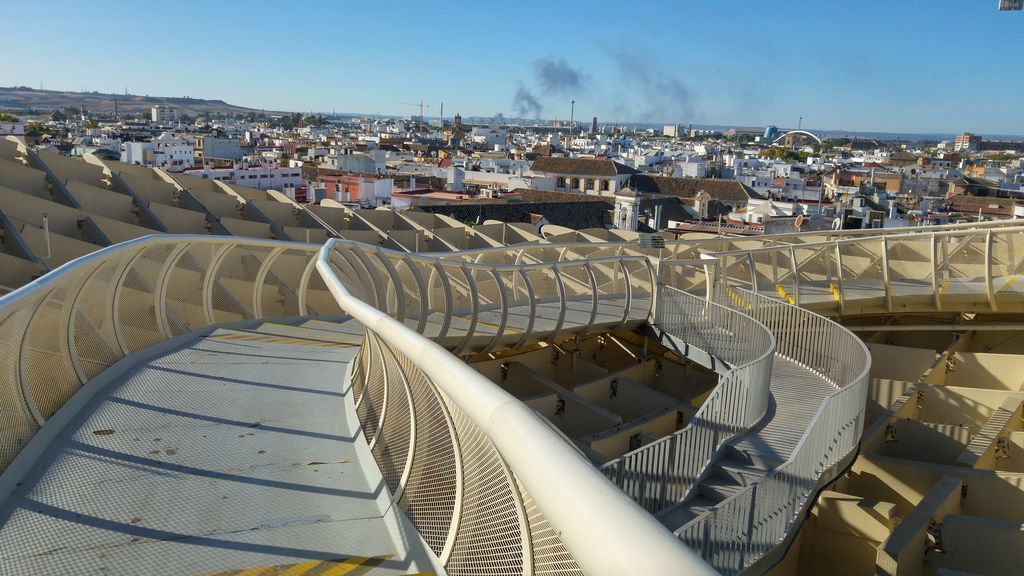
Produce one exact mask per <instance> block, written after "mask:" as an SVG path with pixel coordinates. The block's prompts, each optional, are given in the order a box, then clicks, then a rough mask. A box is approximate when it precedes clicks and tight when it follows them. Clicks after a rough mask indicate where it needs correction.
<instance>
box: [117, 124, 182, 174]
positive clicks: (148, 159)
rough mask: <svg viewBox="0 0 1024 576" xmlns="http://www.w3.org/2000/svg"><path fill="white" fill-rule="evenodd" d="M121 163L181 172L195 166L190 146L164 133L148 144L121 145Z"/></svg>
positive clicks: (126, 143)
mask: <svg viewBox="0 0 1024 576" xmlns="http://www.w3.org/2000/svg"><path fill="white" fill-rule="evenodd" d="M121 162H124V163H126V164H138V165H140V166H148V167H151V168H162V169H164V170H167V171H168V172H182V171H184V170H188V169H189V168H192V167H193V166H194V165H195V156H194V150H193V148H192V145H191V144H189V143H188V142H186V141H185V140H183V139H181V138H178V137H176V136H174V135H173V134H170V133H167V132H164V133H163V134H161V135H160V136H157V137H156V138H154V139H153V140H152V141H150V142H125V143H123V144H121Z"/></svg>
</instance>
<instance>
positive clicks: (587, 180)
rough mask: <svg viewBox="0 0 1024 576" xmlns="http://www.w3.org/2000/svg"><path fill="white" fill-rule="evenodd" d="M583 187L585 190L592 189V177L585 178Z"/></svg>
mask: <svg viewBox="0 0 1024 576" xmlns="http://www.w3.org/2000/svg"><path fill="white" fill-rule="evenodd" d="M584 187H585V188H586V189H587V190H593V189H594V179H593V178H587V179H586V184H584Z"/></svg>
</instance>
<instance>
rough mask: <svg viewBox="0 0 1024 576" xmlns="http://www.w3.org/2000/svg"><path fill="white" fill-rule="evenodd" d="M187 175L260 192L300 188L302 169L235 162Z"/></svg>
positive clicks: (190, 172) (198, 170)
mask: <svg viewBox="0 0 1024 576" xmlns="http://www.w3.org/2000/svg"><path fill="white" fill-rule="evenodd" d="M187 175H188V176H193V177H195V178H203V179H206V180H219V181H221V182H224V183H226V184H237V185H239V186H247V187H249V188H258V189H260V190H282V189H284V188H286V187H292V188H298V187H300V186H302V169H301V168H295V167H291V166H265V165H260V164H249V163H248V162H235V163H233V164H232V165H231V166H230V167H204V168H195V169H192V170H189V171H188V174H187Z"/></svg>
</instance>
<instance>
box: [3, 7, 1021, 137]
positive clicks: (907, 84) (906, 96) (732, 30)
mask: <svg viewBox="0 0 1024 576" xmlns="http://www.w3.org/2000/svg"><path fill="white" fill-rule="evenodd" d="M178 6H179V7H180V9H181V14H182V15H183V16H188V15H192V16H193V18H192V19H189V18H183V19H180V20H177V21H174V22H171V23H169V24H164V23H163V22H161V21H160V20H159V17H160V16H161V15H163V14H164V13H158V12H152V13H140V10H144V9H140V8H139V7H137V6H129V5H127V4H126V3H124V2H121V1H119V0H112V1H109V2H102V3H99V5H98V6H96V5H90V6H77V5H73V6H68V5H63V4H59V3H50V2H42V3H35V4H32V5H31V6H26V5H18V6H11V7H10V8H9V9H8V12H9V13H10V16H11V19H10V21H11V22H14V23H16V24H17V26H15V28H14V29H13V30H11V31H10V33H9V34H10V36H11V37H13V39H14V40H15V41H16V42H20V43H22V44H23V45H28V44H30V45H32V50H28V51H25V52H24V53H23V54H21V55H20V56H19V58H18V59H17V60H16V61H12V62H10V64H9V65H8V67H7V69H6V71H5V72H3V73H2V74H0V84H3V85H26V86H31V87H39V86H40V85H41V86H43V87H44V88H47V89H62V90H81V89H86V90H89V91H92V90H96V91H100V92H111V93H118V92H122V91H123V90H124V89H127V90H128V91H129V92H131V93H135V94H151V95H162V96H190V97H195V98H210V99H223V100H225V101H228V102H231V103H232V104H237V105H240V106H247V107H253V108H263V109H267V110H289V111H293V110H295V111H321V112H326V111H330V110H338V111H346V112H361V113H366V114H384V115H412V114H418V113H419V110H418V107H416V106H412V105H409V104H405V103H409V102H419V101H420V100H423V101H424V102H425V103H426V104H429V106H430V107H429V108H426V109H425V110H424V113H425V115H428V116H436V115H437V114H438V113H439V104H440V103H441V102H443V103H444V107H445V115H446V116H448V117H451V116H452V115H453V114H454V113H456V112H461V113H462V114H463V115H467V116H469V115H472V116H493V115H495V114H497V113H502V114H504V115H506V116H512V117H515V116H519V117H543V118H549V119H550V118H557V119H562V120H567V119H569V116H570V113H571V104H570V102H571V101H573V100H575V114H574V116H575V119H577V120H583V121H589V119H590V118H591V117H593V116H597V117H598V119H599V121H601V122H614V121H620V122H631V123H633V122H636V123H660V122H665V123H672V122H679V123H691V122H692V123H694V124H707V125H741V126H742V125H749V126H760V125H765V124H777V125H780V126H795V125H796V124H797V123H798V122H799V118H800V117H802V118H803V125H804V126H805V127H812V128H815V129H819V130H850V131H864V132H879V131H885V132H907V133H924V134H930V133H957V132H960V131H964V130H969V131H972V132H978V133H983V134H1021V133H1024V118H1021V117H1020V115H1019V114H1017V113H1016V112H1017V105H1016V104H1017V101H1018V100H1019V98H1017V95H1018V94H1020V92H1021V89H1022V88H1024V86H1022V84H1024V81H1022V80H1020V79H1019V76H1020V74H1019V71H1020V64H1019V62H1018V61H1017V55H1018V54H1019V53H1020V48H1021V47H1022V40H1021V39H1020V36H1019V33H1018V32H1019V25H1020V17H1021V15H1020V13H1018V12H998V11H996V10H995V9H994V6H991V5H989V4H987V3H962V2H953V1H946V2H929V3H927V4H925V3H918V2H912V3H906V4H899V5H889V4H885V5H883V4H881V3H873V2H869V3H864V4H862V5H860V6H859V9H858V10H856V11H855V12H851V11H849V10H846V9H844V8H843V7H839V6H832V5H823V4H821V3H811V2H796V3H789V4H787V5H786V6H785V7H773V6H767V7H764V6H761V5H757V6H751V5H739V6H735V5H730V6H729V7H728V9H726V8H725V7H721V6H707V5H697V6H685V7H679V6H674V5H662V6H658V7H656V8H651V9H648V10H645V11H644V13H642V14H641V13H639V12H637V13H635V14H632V15H629V17H628V18H623V15H622V14H621V13H620V12H619V11H618V10H613V9H611V8H613V7H614V6H613V5H608V4H601V3H597V4H590V5H588V7H587V10H586V11H585V12H581V11H579V10H577V9H575V8H568V7H562V6H554V5H551V6H549V5H540V4H534V3H525V4H520V6H523V8H522V9H520V10H517V11H515V12H513V13H509V12H508V11H499V10H498V9H495V8H492V7H486V6H484V7H479V6H469V5H466V6H456V7H452V6H445V7H442V8H439V9H438V10H435V11H432V12H430V13H429V14H423V15H414V14H412V13H411V11H412V9H413V6H412V5H410V6H409V9H408V11H409V12H410V13H409V14H404V15H403V14H401V10H399V11H398V12H399V13H398V14H395V13H394V11H392V12H390V13H389V12H385V11H383V10H380V9H379V8H375V7H372V6H366V5H344V6H333V5H324V6H318V5H316V4H314V3H301V4H300V5H297V6H295V7H294V8H293V9H292V12H291V13H292V14H298V15H303V14H304V15H313V14H318V15H319V16H318V17H317V18H316V19H315V20H309V22H319V23H320V25H323V26H324V27H325V28H327V29H329V30H335V31H336V35H335V34H333V33H328V34H327V35H324V33H323V31H322V30H317V28H315V27H314V28H305V27H304V26H303V23H302V22H303V20H302V18H301V17H300V16H295V17H294V18H295V20H294V23H295V24H294V26H293V27H291V28H285V29H282V28H281V27H280V25H277V27H276V28H274V27H267V25H268V23H271V22H273V23H280V22H281V21H282V20H281V19H280V17H279V16H275V12H274V11H272V10H271V9H270V8H271V5H270V4H267V3H262V2H256V3H248V4H246V5H245V6H246V7H251V9H250V10H249V11H247V12H244V13H238V14H216V15H211V14H210V13H209V12H208V10H207V9H204V8H203V7H202V6H201V5H200V4H198V3H193V2H184V3H181V4H179V5H178ZM883 8H884V11H882V9H883ZM41 14H47V15H49V19H48V20H47V21H45V22H44V20H43V19H42V18H41V17H40V15H41ZM204 17H209V22H212V24H208V23H205V22H204V21H203V20H202V18H204ZM517 19H518V21H521V22H525V23H526V24H524V25H516V24H513V22H515V21H517ZM284 21H285V22H288V20H287V19H286V20H284ZM182 22H184V24H182ZM201 22H202V23H201ZM332 22H334V23H337V26H332V25H330V23H332ZM840 25H841V27H840ZM168 26H171V28H168ZM101 27H105V28H106V29H110V30H114V31H116V34H112V35H111V36H112V38H113V39H109V38H108V39H106V40H103V41H98V42H97V41H93V42H87V43H90V44H97V43H98V44H99V45H101V46H106V49H105V50H102V49H97V50H95V51H93V52H91V56H90V57H88V58H86V59H85V60H84V61H83V58H82V57H81V56H80V54H81V50H82V44H83V42H86V41H87V39H88V38H97V35H96V34H87V33H83V31H91V30H95V29H99V28H101ZM153 27H158V28H160V29H164V30H167V33H166V34H165V35H164V36H163V38H164V39H159V40H155V39H154V38H155V37H154V33H153ZM962 29H973V30H980V31H983V32H979V35H980V34H984V42H985V50H984V53H981V52H980V51H978V52H974V51H964V50H957V49H956V45H955V43H954V40H955V39H956V38H957V34H958V33H959V31H960V30H962ZM645 30H646V31H645ZM41 38H45V41H40V39H41ZM133 46H134V47H133ZM106 54H110V56H109V57H107V56H105V55H106ZM975 83H984V85H994V86H995V88H994V89H991V90H988V91H987V93H983V92H980V91H977V90H972V91H971V92H970V94H972V95H973V100H972V101H971V102H970V103H967V102H965V101H964V94H967V93H968V92H967V91H966V86H970V85H974V84H975ZM958 86H961V87H964V90H962V91H961V90H957V89H956V88H957V87H958ZM477 88H480V89H477Z"/></svg>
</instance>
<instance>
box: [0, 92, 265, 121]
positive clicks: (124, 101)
mask: <svg viewBox="0 0 1024 576" xmlns="http://www.w3.org/2000/svg"><path fill="white" fill-rule="evenodd" d="M115 98H116V99H117V111H118V113H120V114H138V113H141V112H149V109H150V108H151V107H152V106H154V105H161V106H177V107H178V113H179V114H190V115H193V116H195V115H197V114H202V113H203V112H210V113H218V112H220V113H223V114H248V113H249V112H262V110H259V109H256V108H245V107H244V106H235V105H233V104H228V103H227V102H225V101H223V100H202V99H199V98H184V97H182V98H172V97H167V96H139V95H136V94H103V93H100V92H62V91H59V90H36V89H34V88H29V87H27V86H14V87H0V110H11V111H31V110H35V111H39V112H50V111H53V110H61V109H63V108H64V107H65V106H74V107H76V108H81V107H82V106H84V107H85V109H86V110H89V111H90V112H113V111H114V99H115ZM266 112H271V111H266Z"/></svg>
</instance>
